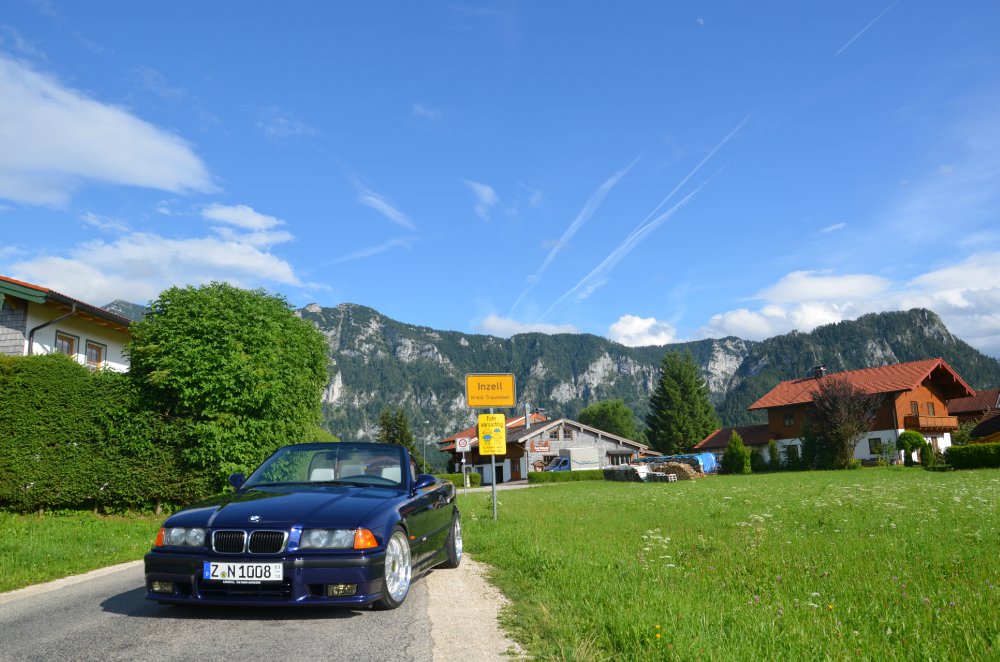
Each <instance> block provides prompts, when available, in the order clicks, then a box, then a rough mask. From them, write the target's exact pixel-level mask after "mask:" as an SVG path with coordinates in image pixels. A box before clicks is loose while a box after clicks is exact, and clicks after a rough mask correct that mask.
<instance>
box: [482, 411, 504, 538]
mask: <svg viewBox="0 0 1000 662" xmlns="http://www.w3.org/2000/svg"><path fill="white" fill-rule="evenodd" d="M478 430H479V454H480V455H483V454H484V453H489V454H490V469H491V471H492V480H491V483H492V485H493V489H492V490H491V491H492V493H493V521H496V519H497V455H506V454H507V420H506V417H504V415H503V414H494V413H493V408H492V407H491V408H490V413H489V414H480V415H479V426H478Z"/></svg>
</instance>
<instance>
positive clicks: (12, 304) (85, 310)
mask: <svg viewBox="0 0 1000 662" xmlns="http://www.w3.org/2000/svg"><path fill="white" fill-rule="evenodd" d="M0 295H2V297H3V299H2V306H0V354H5V355H7V356H31V355H35V354H52V353H56V352H58V353H62V354H66V355H68V356H70V357H72V358H73V359H74V360H76V361H78V362H79V363H82V364H84V365H86V366H87V367H90V368H93V369H95V370H96V369H100V368H110V369H112V370H118V371H120V372H124V371H126V370H128V360H127V359H126V358H125V357H124V356H123V355H122V349H123V347H124V346H125V343H127V342H128V340H129V338H130V335H129V331H128V325H129V324H130V323H131V320H129V319H128V318H126V317H122V316H121V315H117V314H115V313H112V312H109V311H107V310H104V309H103V308H99V307H97V306H92V305H90V304H88V303H84V302H83V301H78V300H77V299H73V298H72V297H68V296H66V295H65V294H60V293H59V292H56V291H54V290H50V289H48V288H47V287H42V286H41V285H33V284H31V283H25V282H23V281H19V280H14V279H12V278H7V277H5V276H0Z"/></svg>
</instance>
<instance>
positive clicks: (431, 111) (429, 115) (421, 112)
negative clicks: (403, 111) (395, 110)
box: [410, 103, 444, 121]
mask: <svg viewBox="0 0 1000 662" xmlns="http://www.w3.org/2000/svg"><path fill="white" fill-rule="evenodd" d="M410 112H411V113H412V114H413V116H414V117H422V118H424V119H425V120H434V121H437V120H440V119H441V118H442V117H444V113H442V112H441V111H440V110H438V109H436V108H430V107H428V106H425V105H423V104H421V103H415V104H413V106H412V107H411V109H410Z"/></svg>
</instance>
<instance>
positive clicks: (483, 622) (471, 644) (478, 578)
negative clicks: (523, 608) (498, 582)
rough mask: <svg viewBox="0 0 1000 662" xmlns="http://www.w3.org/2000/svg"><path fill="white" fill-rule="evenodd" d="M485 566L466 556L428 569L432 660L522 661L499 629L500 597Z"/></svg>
mask: <svg viewBox="0 0 1000 662" xmlns="http://www.w3.org/2000/svg"><path fill="white" fill-rule="evenodd" d="M487 567H488V566H486V565H485V564H483V563H479V562H477V561H474V560H473V559H471V558H469V555H468V554H466V555H465V556H464V557H463V558H462V563H461V565H459V566H458V568H455V569H454V570H432V571H431V572H430V574H428V575H426V576H425V577H424V578H423V579H422V580H421V581H425V582H427V594H428V605H427V611H428V613H429V615H430V619H431V638H432V640H433V642H434V662H457V661H460V660H461V661H464V660H473V659H474V660H476V662H501V661H503V662H510V661H511V660H523V659H526V658H525V657H524V655H523V652H522V650H521V648H520V646H518V645H517V644H516V643H514V641H512V640H511V639H510V638H509V637H507V635H506V634H504V632H503V630H501V629H500V623H499V617H500V610H501V609H502V608H503V607H504V605H505V604H507V599H506V598H505V597H504V595H503V594H502V593H501V592H500V591H499V590H497V589H496V587H494V586H492V585H491V584H490V583H489V582H487V581H486V570H487Z"/></svg>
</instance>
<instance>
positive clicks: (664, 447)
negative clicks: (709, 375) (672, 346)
mask: <svg viewBox="0 0 1000 662" xmlns="http://www.w3.org/2000/svg"><path fill="white" fill-rule="evenodd" d="M719 426H720V423H719V417H718V415H717V414H716V413H715V409H714V408H713V407H712V403H711V402H710V401H709V399H708V387H707V386H706V385H705V380H704V379H702V377H701V374H700V373H699V372H698V365H697V364H696V363H695V361H694V357H693V356H691V353H690V352H686V353H684V354H680V353H679V352H667V354H666V356H664V357H663V362H662V363H661V364H660V378H659V381H658V382H657V385H656V389H655V390H654V391H653V395H652V396H651V397H650V399H649V414H648V415H647V416H646V438H647V439H648V440H649V443H650V444H651V445H652V446H653V448H655V449H656V450H658V451H660V452H661V453H664V454H667V455H670V454H672V453H678V452H687V451H689V450H691V448H693V447H694V445H695V444H697V443H698V442H699V441H701V440H702V439H704V438H705V437H706V436H708V434H710V433H711V432H712V431H714V430H716V429H718V428H719Z"/></svg>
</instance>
